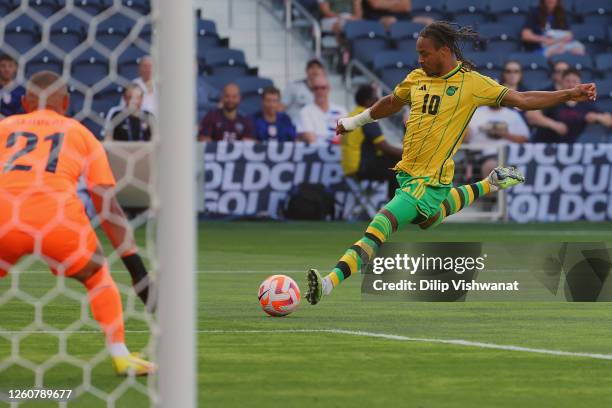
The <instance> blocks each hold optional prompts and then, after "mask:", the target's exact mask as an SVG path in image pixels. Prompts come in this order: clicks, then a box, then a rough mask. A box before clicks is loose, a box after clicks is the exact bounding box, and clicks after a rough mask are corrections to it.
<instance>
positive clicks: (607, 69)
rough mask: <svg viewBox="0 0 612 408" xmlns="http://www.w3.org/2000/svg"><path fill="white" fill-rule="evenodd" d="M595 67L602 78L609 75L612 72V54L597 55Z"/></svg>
mask: <svg viewBox="0 0 612 408" xmlns="http://www.w3.org/2000/svg"><path fill="white" fill-rule="evenodd" d="M595 65H596V66H597V71H599V74H600V75H601V76H602V77H604V76H605V75H609V74H610V73H611V72H612V53H608V54H600V55H597V56H596V57H595Z"/></svg>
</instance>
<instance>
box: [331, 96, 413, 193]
mask: <svg viewBox="0 0 612 408" xmlns="http://www.w3.org/2000/svg"><path fill="white" fill-rule="evenodd" d="M377 100H378V96H377V95H376V90H375V89H374V87H372V86H371V85H362V86H361V87H359V89H358V90H357V93H356V94H355V103H356V104H357V107H356V108H355V110H354V111H353V112H351V115H350V116H354V115H358V114H360V113H361V112H363V111H364V110H366V109H367V108H369V107H371V106H372V105H374V103H375V102H376V101H377ZM341 144H342V148H341V152H342V158H341V163H342V170H343V171H344V175H345V176H347V177H356V178H357V179H360V180H381V181H385V180H386V181H388V182H389V184H388V186H389V188H388V196H389V198H391V197H393V195H394V194H395V189H396V188H398V187H399V185H398V184H397V180H396V178H395V172H394V171H392V170H391V168H393V167H394V166H395V164H396V163H397V162H398V161H399V160H400V159H401V158H402V149H401V148H399V147H396V146H393V145H392V144H390V143H389V142H387V140H386V139H385V136H384V135H383V132H382V129H381V128H380V125H379V124H378V123H377V122H372V123H368V124H367V125H364V126H363V127H360V128H357V129H355V130H353V131H352V132H347V133H344V134H343V135H342V136H341Z"/></svg>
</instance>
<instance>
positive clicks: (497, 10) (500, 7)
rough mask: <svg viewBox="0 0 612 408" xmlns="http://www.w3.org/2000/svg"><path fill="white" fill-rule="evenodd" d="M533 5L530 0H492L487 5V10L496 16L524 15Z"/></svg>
mask: <svg viewBox="0 0 612 408" xmlns="http://www.w3.org/2000/svg"><path fill="white" fill-rule="evenodd" d="M533 5H534V2H533V1H532V0H512V1H492V2H491V3H490V5H489V11H490V13H491V15H492V16H496V17H498V18H499V17H500V16H504V15H522V16H525V15H526V14H527V13H528V12H529V8H530V7H532V6H533ZM519 28H520V27H519Z"/></svg>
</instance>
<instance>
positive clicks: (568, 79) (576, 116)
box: [528, 68, 612, 143]
mask: <svg viewBox="0 0 612 408" xmlns="http://www.w3.org/2000/svg"><path fill="white" fill-rule="evenodd" d="M581 82H582V81H581V75H580V72H579V71H577V70H575V69H573V68H569V69H567V70H566V71H565V72H563V74H562V89H570V88H573V87H574V86H576V85H578V84H580V83H581ZM541 113H542V114H541V115H538V116H531V115H530V116H528V120H529V123H530V124H531V125H534V126H538V128H537V131H536V134H535V136H534V138H533V140H532V141H533V142H536V143H574V142H575V141H576V140H577V139H578V138H579V137H580V135H581V134H582V132H583V131H584V128H585V127H586V125H587V124H589V123H599V124H601V125H603V126H606V127H612V114H610V112H605V113H601V112H599V111H598V109H597V108H596V107H595V105H594V104H593V102H590V101H587V102H578V103H577V102H566V103H564V104H561V105H558V106H555V107H552V108H548V109H544V110H543V111H541Z"/></svg>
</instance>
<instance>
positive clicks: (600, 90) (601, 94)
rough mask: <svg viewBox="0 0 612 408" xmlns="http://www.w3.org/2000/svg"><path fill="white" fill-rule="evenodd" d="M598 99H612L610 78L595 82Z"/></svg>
mask: <svg viewBox="0 0 612 408" xmlns="http://www.w3.org/2000/svg"><path fill="white" fill-rule="evenodd" d="M595 83H596V84H597V98H598V99H612V78H610V79H603V80H597V81H595Z"/></svg>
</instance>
